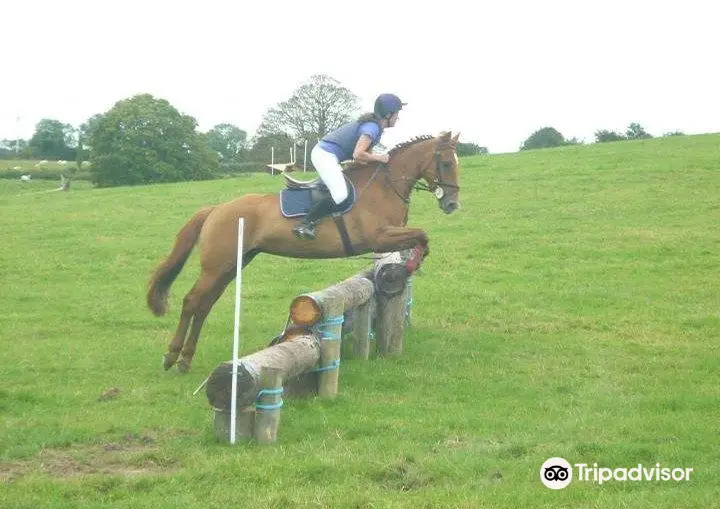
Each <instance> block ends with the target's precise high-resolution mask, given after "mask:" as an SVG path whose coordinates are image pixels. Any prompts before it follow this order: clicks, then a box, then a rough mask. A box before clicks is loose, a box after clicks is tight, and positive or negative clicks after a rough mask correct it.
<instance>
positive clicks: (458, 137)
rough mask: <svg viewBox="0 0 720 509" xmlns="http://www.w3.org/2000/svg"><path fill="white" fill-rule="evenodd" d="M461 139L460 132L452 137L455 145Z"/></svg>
mask: <svg viewBox="0 0 720 509" xmlns="http://www.w3.org/2000/svg"><path fill="white" fill-rule="evenodd" d="M459 139H460V133H457V134H456V135H455V136H454V137H453V139H452V142H453V145H455V144H457V142H458V140H459Z"/></svg>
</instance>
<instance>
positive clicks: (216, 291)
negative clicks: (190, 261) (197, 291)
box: [178, 269, 235, 373]
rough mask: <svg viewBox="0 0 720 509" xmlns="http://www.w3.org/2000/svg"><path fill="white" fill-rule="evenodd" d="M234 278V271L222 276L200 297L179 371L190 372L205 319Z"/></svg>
mask: <svg viewBox="0 0 720 509" xmlns="http://www.w3.org/2000/svg"><path fill="white" fill-rule="evenodd" d="M234 278H235V270H234V269H233V270H231V271H228V272H225V273H224V274H221V275H220V276H219V277H217V278H215V279H214V281H213V282H212V283H211V286H210V288H209V290H208V291H207V292H205V293H204V294H203V295H201V296H200V298H199V300H198V302H197V305H196V306H195V314H194V315H193V319H192V325H191V327H190V333H189V334H188V337H187V340H186V341H185V345H184V346H183V348H182V354H181V356H180V360H179V361H178V369H179V370H180V371H181V372H183V373H186V372H188V371H190V365H191V364H192V360H193V356H194V355H195V350H196V349H197V342H198V340H199V339H200V331H201V329H202V326H203V324H204V323H205V319H206V318H207V317H208V315H209V314H210V310H211V309H212V307H213V306H214V305H215V303H216V302H217V300H218V299H219V298H220V296H221V295H222V293H223V292H224V291H225V288H226V287H227V285H228V284H229V283H230V281H232V280H233V279H234Z"/></svg>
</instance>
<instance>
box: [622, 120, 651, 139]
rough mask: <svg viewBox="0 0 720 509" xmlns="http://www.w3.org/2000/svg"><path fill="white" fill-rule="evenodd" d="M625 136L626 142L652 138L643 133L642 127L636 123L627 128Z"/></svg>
mask: <svg viewBox="0 0 720 509" xmlns="http://www.w3.org/2000/svg"><path fill="white" fill-rule="evenodd" d="M625 136H626V137H627V139H628V140H645V139H648V138H652V135H650V134H648V133H647V132H645V129H643V126H641V125H640V124H638V123H637V122H633V123H631V124H630V125H629V126H628V128H627V131H625Z"/></svg>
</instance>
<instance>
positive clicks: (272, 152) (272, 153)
mask: <svg viewBox="0 0 720 509" xmlns="http://www.w3.org/2000/svg"><path fill="white" fill-rule="evenodd" d="M270 175H275V147H270Z"/></svg>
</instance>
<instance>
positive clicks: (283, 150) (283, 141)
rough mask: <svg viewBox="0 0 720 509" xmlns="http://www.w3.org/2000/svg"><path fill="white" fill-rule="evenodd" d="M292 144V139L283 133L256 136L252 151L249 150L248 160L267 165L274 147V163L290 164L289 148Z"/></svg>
mask: <svg viewBox="0 0 720 509" xmlns="http://www.w3.org/2000/svg"><path fill="white" fill-rule="evenodd" d="M292 144H293V141H292V139H291V138H290V137H289V136H288V135H287V134H284V133H275V134H266V135H262V136H256V137H255V139H254V141H253V146H252V149H250V154H249V158H250V159H251V160H253V161H260V162H263V163H269V162H270V159H271V157H272V147H275V162H276V163H279V162H290V161H289V157H290V146H291V145H292ZM286 158H287V159H288V160H287V161H286V160H285V159H286Z"/></svg>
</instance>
